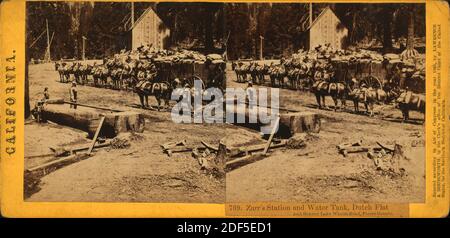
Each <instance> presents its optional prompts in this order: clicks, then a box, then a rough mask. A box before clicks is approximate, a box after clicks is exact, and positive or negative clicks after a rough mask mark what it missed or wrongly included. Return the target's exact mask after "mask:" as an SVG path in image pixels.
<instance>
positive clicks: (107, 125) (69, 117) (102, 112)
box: [41, 100, 145, 138]
mask: <svg viewBox="0 0 450 238" xmlns="http://www.w3.org/2000/svg"><path fill="white" fill-rule="evenodd" d="M70 104H72V103H68V102H64V101H63V100H52V101H49V102H47V103H46V104H45V105H44V106H43V108H42V111H41V116H42V119H43V120H48V121H51V122H54V123H57V124H60V125H65V126H70V127H74V128H77V129H80V130H83V131H86V132H88V134H89V137H92V136H93V135H94V134H95V132H96V130H97V127H98V125H99V122H100V119H101V118H102V117H105V119H104V122H103V126H102V128H101V131H100V136H104V137H109V138H111V137H115V136H116V135H117V134H119V133H121V132H129V131H132V132H143V131H144V125H145V120H144V116H143V115H142V114H141V113H137V112H133V111H119V110H112V109H107V108H101V107H96V106H90V105H84V104H77V108H76V109H74V108H71V105H70Z"/></svg>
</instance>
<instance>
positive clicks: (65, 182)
mask: <svg viewBox="0 0 450 238" xmlns="http://www.w3.org/2000/svg"><path fill="white" fill-rule="evenodd" d="M29 73H30V97H31V100H32V102H34V100H36V99H37V98H39V97H41V96H40V94H41V92H42V91H43V88H44V87H46V86H47V87H49V91H50V96H51V97H63V98H65V99H68V92H69V84H61V83H58V82H57V80H58V75H57V73H56V72H55V71H54V70H53V66H52V65H49V64H47V65H32V66H30V70H29ZM228 79H229V80H228V85H231V86H241V87H242V86H245V85H242V84H237V83H235V82H234V81H233V80H234V79H235V75H234V73H233V72H231V71H230V72H228ZM78 90H79V102H80V103H86V104H93V105H96V106H103V107H109V108H114V109H121V110H137V111H140V112H143V113H144V114H145V116H146V128H145V132H144V133H143V135H144V136H143V139H142V140H139V141H135V142H133V143H131V147H129V148H126V149H116V150H113V149H111V150H109V151H108V150H106V149H99V150H98V151H96V152H95V155H94V156H92V157H90V158H89V159H86V160H83V161H80V162H77V163H75V164H71V165H69V166H66V167H64V168H61V169H59V170H57V171H55V172H53V173H50V174H48V175H46V176H45V177H43V178H42V180H41V183H40V184H39V187H40V190H39V191H37V192H36V193H34V194H32V195H31V196H30V197H29V198H27V201H108V202H123V201H130V202H131V201H132V202H205V203H206V202H208V203H223V202H225V200H226V201H227V202H245V201H301V202H307V201H311V202H338V201H340V202H345V201H354V202H369V201H370V202H423V201H424V198H425V149H424V126H423V125H421V124H420V120H421V119H422V118H423V115H421V114H418V113H412V114H411V117H412V118H414V119H417V120H416V121H415V122H416V123H405V124H402V123H400V118H401V113H400V111H398V110H397V109H393V108H386V109H383V110H380V111H382V114H383V115H384V119H383V118H382V115H377V116H376V117H374V118H370V117H368V116H366V115H359V114H354V113H351V109H352V106H353V105H352V103H351V102H349V103H348V104H349V105H348V106H347V109H346V111H345V112H334V111H333V110H318V109H316V108H315V98H314V97H313V96H312V95H311V94H310V93H307V92H300V91H293V90H287V89H281V90H280V98H281V101H280V105H281V106H282V107H285V108H290V109H297V110H310V111H314V112H317V113H319V114H321V115H322V130H321V131H320V133H318V134H316V139H315V140H311V141H308V142H307V146H306V148H304V149H298V150H295V149H278V150H276V151H273V152H272V153H271V155H270V156H269V157H267V158H266V159H263V160H260V161H257V162H255V163H252V164H249V165H246V166H243V167H240V168H238V169H235V170H233V171H231V172H228V173H227V176H226V185H225V179H217V178H214V177H212V176H210V175H206V174H205V173H203V172H202V171H201V170H200V166H199V165H198V163H197V161H196V160H195V159H193V158H192V157H191V155H190V154H189V153H184V154H176V155H174V156H173V157H168V156H167V155H165V154H163V153H162V151H161V148H160V144H161V143H165V142H168V141H176V140H181V139H186V140H187V141H188V144H190V145H199V143H200V141H201V140H204V141H207V142H209V143H211V144H217V143H218V141H219V140H220V139H221V138H223V137H225V136H227V137H228V138H231V139H232V140H235V142H239V143H240V144H242V145H245V144H248V143H249V142H248V141H249V140H252V141H253V142H254V143H258V142H259V143H263V141H261V140H260V139H259V135H258V133H257V132H253V131H251V130H249V129H245V128H240V127H236V126H232V125H228V124H222V125H196V124H175V123H173V122H172V121H171V120H170V114H169V113H167V112H155V111H148V110H141V109H134V108H131V107H129V105H130V104H137V103H138V98H137V97H136V96H135V95H133V94H132V93H131V92H123V91H115V90H109V89H100V88H93V87H87V86H78ZM151 101H152V102H151V104H155V101H154V99H151ZM331 103H332V102H331V100H330V99H329V98H327V104H328V105H331ZM378 109H380V108H378ZM417 122H419V123H417ZM25 133H26V135H25V137H26V138H25V150H26V151H25V152H26V156H30V155H38V154H46V153H49V152H50V151H49V150H48V147H49V146H66V147H70V146H71V145H79V144H85V143H87V142H88V141H89V140H88V139H86V133H84V132H82V131H79V130H75V129H71V128H68V127H62V126H58V125H48V124H46V125H37V124H35V123H30V124H28V125H26V126H25ZM357 139H362V140H363V141H364V143H365V144H367V145H374V143H375V142H376V141H380V142H382V143H385V144H388V145H393V144H394V143H399V144H402V145H403V146H404V148H405V151H406V156H407V157H408V158H410V160H405V162H404V163H403V166H404V167H405V170H406V175H405V176H403V177H396V178H392V177H389V176H386V175H383V173H381V172H380V171H377V170H376V168H375V166H374V164H373V161H372V160H370V159H369V158H368V157H367V156H366V154H365V153H359V154H352V155H349V156H348V157H346V158H344V157H343V156H342V155H340V154H338V151H337V149H336V145H338V144H340V143H343V142H350V141H354V140H357ZM246 141H247V142H246ZM51 159H53V158H44V159H42V158H40V159H26V161H25V167H26V168H28V167H30V166H35V165H37V164H41V163H44V162H46V161H48V160H51ZM225 197H226V199H225Z"/></svg>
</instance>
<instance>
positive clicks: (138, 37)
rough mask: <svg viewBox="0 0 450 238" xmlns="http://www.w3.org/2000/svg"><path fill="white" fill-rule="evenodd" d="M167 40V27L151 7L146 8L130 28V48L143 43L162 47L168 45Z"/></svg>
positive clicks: (168, 38) (168, 39)
mask: <svg viewBox="0 0 450 238" xmlns="http://www.w3.org/2000/svg"><path fill="white" fill-rule="evenodd" d="M169 42H170V30H169V28H167V26H166V25H165V24H164V22H163V21H162V20H161V18H159V16H158V15H157V14H156V13H155V11H154V10H153V9H152V8H151V7H149V8H147V10H145V12H144V13H143V14H142V15H141V16H140V17H139V18H138V19H137V20H136V22H135V23H134V24H133V27H132V29H131V48H132V49H133V50H135V49H137V48H138V47H140V46H143V45H152V46H154V47H156V48H161V49H164V48H167V47H169Z"/></svg>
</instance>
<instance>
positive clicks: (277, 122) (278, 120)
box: [263, 116, 280, 155]
mask: <svg viewBox="0 0 450 238" xmlns="http://www.w3.org/2000/svg"><path fill="white" fill-rule="evenodd" d="M279 123H280V116H278V117H277V120H276V121H275V125H274V127H273V128H272V132H271V133H270V137H269V140H268V141H267V144H266V147H265V148H264V152H263V155H266V153H267V151H268V150H269V147H270V144H271V143H272V140H273V136H274V135H275V133H276V131H277V129H278V124H279Z"/></svg>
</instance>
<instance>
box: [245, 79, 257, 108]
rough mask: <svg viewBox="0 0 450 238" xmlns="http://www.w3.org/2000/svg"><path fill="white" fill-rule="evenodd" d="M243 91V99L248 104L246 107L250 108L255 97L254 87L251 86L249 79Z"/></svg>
mask: <svg viewBox="0 0 450 238" xmlns="http://www.w3.org/2000/svg"><path fill="white" fill-rule="evenodd" d="M245 92H246V99H245V101H246V103H247V104H248V108H249V109H252V108H253V106H255V105H256V99H255V89H254V88H253V82H252V81H251V80H249V81H248V84H247V88H246V89H245Z"/></svg>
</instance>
